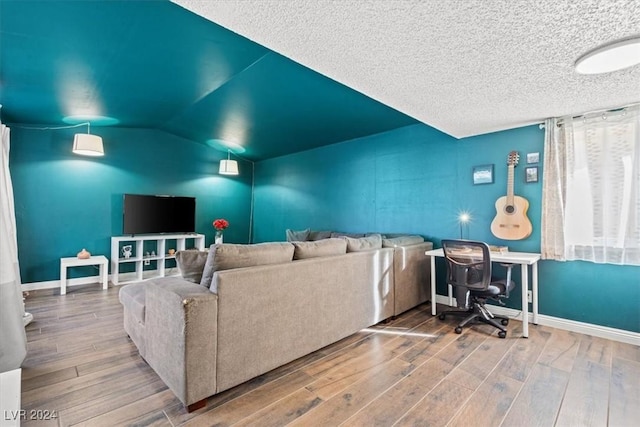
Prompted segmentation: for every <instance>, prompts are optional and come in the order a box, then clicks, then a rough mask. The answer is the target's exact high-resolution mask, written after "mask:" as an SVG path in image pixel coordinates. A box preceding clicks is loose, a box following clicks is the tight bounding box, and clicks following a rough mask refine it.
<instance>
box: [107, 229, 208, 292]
mask: <svg viewBox="0 0 640 427" xmlns="http://www.w3.org/2000/svg"><path fill="white" fill-rule="evenodd" d="M204 237H205V236H204V234H195V233H187V234H139V235H133V236H132V235H127V236H113V237H111V283H113V284H114V285H116V286H117V285H119V284H122V283H127V282H138V281H140V280H145V279H152V278H155V277H165V276H168V275H178V269H177V268H176V267H175V264H174V263H175V261H174V260H175V257H176V256H175V253H174V254H169V252H168V251H169V249H175V250H176V252H177V251H183V250H185V249H190V248H196V249H198V250H204ZM125 245H131V246H132V249H131V256H130V257H129V258H125V257H124V256H123V254H122V247H123V246H125ZM147 252H149V255H147V254H146V253H147ZM151 253H154V255H151ZM125 265H134V266H135V269H134V271H131V272H124V273H123V272H121V271H120V269H121V267H123V266H125ZM145 267H148V268H147V269H146V270H145ZM171 269H174V270H175V273H172V274H167V273H168V270H169V271H170V270H171ZM120 275H123V276H126V279H125V278H124V277H123V278H122V279H121V278H120Z"/></svg>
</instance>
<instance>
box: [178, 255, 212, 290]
mask: <svg viewBox="0 0 640 427" xmlns="http://www.w3.org/2000/svg"><path fill="white" fill-rule="evenodd" d="M208 255H209V254H208V253H207V252H205V251H193V250H188V251H178V252H176V264H178V270H180V274H181V275H182V277H183V278H184V280H188V281H189V282H193V283H200V281H201V280H202V272H203V270H204V265H205V263H206V262H207V256H208Z"/></svg>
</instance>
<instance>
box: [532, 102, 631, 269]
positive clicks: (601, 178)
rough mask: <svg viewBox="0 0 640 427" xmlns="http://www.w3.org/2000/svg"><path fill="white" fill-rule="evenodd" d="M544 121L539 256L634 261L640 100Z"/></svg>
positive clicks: (593, 260) (626, 262)
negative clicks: (613, 108) (613, 109)
mask: <svg viewBox="0 0 640 427" xmlns="http://www.w3.org/2000/svg"><path fill="white" fill-rule="evenodd" d="M545 128H546V135H545V144H544V150H545V155H544V173H543V191H542V245H541V246H542V256H543V258H544V259H555V260H562V261H563V260H585V261H591V262H597V263H609V264H626V265H640V106H639V105H636V106H631V107H627V108H624V109H620V110H616V111H611V112H607V113H598V114H591V115H585V116H582V117H576V118H573V117H564V118H562V119H549V120H547V121H546V123H545Z"/></svg>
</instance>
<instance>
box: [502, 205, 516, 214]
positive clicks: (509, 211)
mask: <svg viewBox="0 0 640 427" xmlns="http://www.w3.org/2000/svg"><path fill="white" fill-rule="evenodd" d="M504 210H505V211H506V212H507V213H508V214H512V213H514V212H515V211H516V208H515V206H507V207H505V208H504Z"/></svg>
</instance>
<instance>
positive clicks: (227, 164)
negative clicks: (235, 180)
mask: <svg viewBox="0 0 640 427" xmlns="http://www.w3.org/2000/svg"><path fill="white" fill-rule="evenodd" d="M218 173H219V174H220V175H238V162H237V161H235V160H228V159H227V160H220V170H219V171H218Z"/></svg>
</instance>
